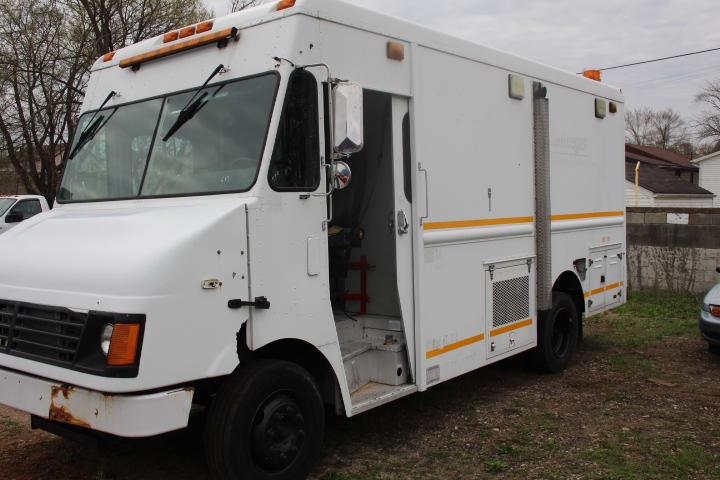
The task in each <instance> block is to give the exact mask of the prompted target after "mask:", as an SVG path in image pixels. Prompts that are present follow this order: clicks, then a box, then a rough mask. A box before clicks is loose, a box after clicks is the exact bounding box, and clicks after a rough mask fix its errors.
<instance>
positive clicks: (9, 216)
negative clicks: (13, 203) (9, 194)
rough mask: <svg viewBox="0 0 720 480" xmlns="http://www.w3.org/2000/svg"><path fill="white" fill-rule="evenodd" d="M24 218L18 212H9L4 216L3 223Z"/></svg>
mask: <svg viewBox="0 0 720 480" xmlns="http://www.w3.org/2000/svg"><path fill="white" fill-rule="evenodd" d="M23 220H24V218H23V214H22V213H20V212H11V213H8V214H7V215H6V216H5V223H20V222H22V221H23Z"/></svg>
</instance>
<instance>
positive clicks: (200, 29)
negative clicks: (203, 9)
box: [195, 21, 213, 33]
mask: <svg viewBox="0 0 720 480" xmlns="http://www.w3.org/2000/svg"><path fill="white" fill-rule="evenodd" d="M212 27H213V22H211V21H207V22H202V23H198V24H197V27H196V28H195V33H205V32H209V31H210V30H212Z"/></svg>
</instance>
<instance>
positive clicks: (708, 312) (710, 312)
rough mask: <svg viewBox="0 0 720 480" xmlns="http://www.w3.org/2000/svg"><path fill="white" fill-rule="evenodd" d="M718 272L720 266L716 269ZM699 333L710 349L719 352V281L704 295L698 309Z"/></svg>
mask: <svg viewBox="0 0 720 480" xmlns="http://www.w3.org/2000/svg"><path fill="white" fill-rule="evenodd" d="M717 271H718V273H720V267H718V269H717ZM700 333H702V336H703V338H704V339H705V340H707V341H708V344H709V345H710V351H711V352H713V353H718V354H720V283H718V284H717V285H715V286H714V287H713V288H711V289H710V291H709V292H708V293H707V295H705V300H703V305H702V310H701V311H700Z"/></svg>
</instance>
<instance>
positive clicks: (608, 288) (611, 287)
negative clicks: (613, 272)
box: [585, 282, 625, 298]
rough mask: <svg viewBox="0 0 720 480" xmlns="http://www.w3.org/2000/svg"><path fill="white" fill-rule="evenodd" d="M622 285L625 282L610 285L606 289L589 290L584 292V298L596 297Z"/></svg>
mask: <svg viewBox="0 0 720 480" xmlns="http://www.w3.org/2000/svg"><path fill="white" fill-rule="evenodd" d="M623 285H625V282H617V283H612V284H610V285H608V286H606V287H600V288H596V289H595V290H590V291H589V292H585V298H588V297H592V296H593V295H597V294H599V293H603V292H607V291H608V290H612V289H614V288H620V287H622V286H623Z"/></svg>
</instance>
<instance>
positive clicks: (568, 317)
mask: <svg viewBox="0 0 720 480" xmlns="http://www.w3.org/2000/svg"><path fill="white" fill-rule="evenodd" d="M552 295H553V305H552V309H550V311H549V312H546V313H545V314H543V315H541V317H540V318H539V320H538V346H537V347H536V348H535V349H533V350H531V351H530V352H529V353H528V357H527V358H528V361H529V363H530V365H531V366H532V367H533V368H534V369H536V370H539V371H543V372H549V373H557V372H561V371H563V370H565V369H566V368H567V366H568V365H569V364H570V361H571V360H572V357H573V355H574V354H575V349H576V347H577V342H578V332H579V330H580V321H579V317H578V313H577V309H576V308H575V304H574V303H573V301H572V298H570V296H569V295H567V294H566V293H562V292H553V294H552Z"/></svg>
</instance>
